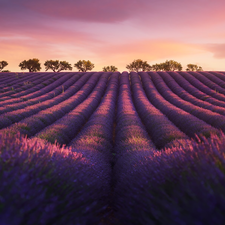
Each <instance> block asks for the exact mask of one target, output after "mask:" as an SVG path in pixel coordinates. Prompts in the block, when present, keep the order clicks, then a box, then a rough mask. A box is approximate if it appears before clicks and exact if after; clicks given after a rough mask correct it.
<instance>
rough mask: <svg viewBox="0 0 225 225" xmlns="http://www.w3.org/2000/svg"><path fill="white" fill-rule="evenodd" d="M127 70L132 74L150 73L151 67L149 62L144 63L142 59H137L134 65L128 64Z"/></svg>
mask: <svg viewBox="0 0 225 225" xmlns="http://www.w3.org/2000/svg"><path fill="white" fill-rule="evenodd" d="M126 68H127V69H128V70H129V71H130V72H131V71H135V72H139V71H150V70H151V68H152V67H151V66H150V65H149V64H148V63H147V61H143V60H141V59H136V60H134V61H133V62H132V63H130V64H128V65H127V66H126Z"/></svg>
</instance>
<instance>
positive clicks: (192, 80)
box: [178, 72, 225, 102]
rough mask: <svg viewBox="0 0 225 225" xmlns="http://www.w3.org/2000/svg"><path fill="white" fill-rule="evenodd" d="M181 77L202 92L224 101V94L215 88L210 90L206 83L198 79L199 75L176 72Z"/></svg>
mask: <svg viewBox="0 0 225 225" xmlns="http://www.w3.org/2000/svg"><path fill="white" fill-rule="evenodd" d="M178 73H179V74H180V75H181V76H182V77H184V78H185V79H186V80H187V81H188V82H190V83H191V84H192V85H193V86H194V87H196V88H197V89H199V90H200V91H202V92H204V93H205V94H207V95H209V96H211V97H213V98H215V99H217V100H220V101H223V102H225V96H224V95H223V94H221V93H218V92H217V91H216V90H215V89H214V90H212V89H211V88H209V87H208V86H207V85H206V84H204V83H202V82H201V81H200V80H199V76H197V75H195V76H196V77H195V76H192V75H191V74H190V72H189V73H187V72H178Z"/></svg>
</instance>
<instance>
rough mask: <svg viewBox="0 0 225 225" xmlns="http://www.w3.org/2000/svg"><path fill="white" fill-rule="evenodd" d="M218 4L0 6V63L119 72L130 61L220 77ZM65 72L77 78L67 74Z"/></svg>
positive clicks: (25, 1)
mask: <svg viewBox="0 0 225 225" xmlns="http://www.w3.org/2000/svg"><path fill="white" fill-rule="evenodd" d="M224 11H225V1H224V0H214V1H212V0H189V1H186V0H157V1H156V0H73V1H72V0H38V1H34V0H0V61H2V60H5V61H7V62H8V63H9V65H8V66H7V67H5V69H8V70H10V71H12V72H18V71H21V70H20V67H19V66H18V65H19V63H20V62H22V61H23V60H28V59H30V58H38V59H39V60H40V62H41V65H42V70H41V71H45V68H44V62H45V61H46V60H50V59H52V60H56V59H58V60H63V61H64V60H66V61H68V62H69V63H71V64H72V66H74V63H76V62H77V61H78V60H83V59H84V60H90V61H91V62H92V63H94V64H95V68H94V69H93V71H102V68H103V67H104V66H108V65H114V66H116V67H117V68H118V69H119V71H121V72H122V71H125V70H127V69H126V65H127V64H129V63H130V62H132V61H133V60H135V59H139V58H140V59H142V60H145V61H147V62H148V63H149V64H150V65H152V64H155V63H160V62H164V61H166V60H170V59H173V60H176V61H178V62H180V63H181V64H182V66H183V70H185V69H186V65H187V64H188V63H194V64H198V65H199V66H202V67H203V69H204V70H206V71H207V70H216V71H225V13H224ZM73 71H77V70H76V68H74V67H73Z"/></svg>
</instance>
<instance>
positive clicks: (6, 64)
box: [0, 60, 8, 71]
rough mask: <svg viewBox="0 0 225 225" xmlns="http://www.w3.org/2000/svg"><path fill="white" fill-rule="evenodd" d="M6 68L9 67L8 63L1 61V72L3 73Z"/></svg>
mask: <svg viewBox="0 0 225 225" xmlns="http://www.w3.org/2000/svg"><path fill="white" fill-rule="evenodd" d="M6 66H8V63H7V62H6V61H4V60H3V61H0V71H2V70H3V69H4V68H5V67H6Z"/></svg>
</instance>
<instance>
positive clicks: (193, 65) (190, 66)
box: [186, 64, 203, 71]
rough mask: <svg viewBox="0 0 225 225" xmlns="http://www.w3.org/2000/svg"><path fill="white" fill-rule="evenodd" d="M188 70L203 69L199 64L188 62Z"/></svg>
mask: <svg viewBox="0 0 225 225" xmlns="http://www.w3.org/2000/svg"><path fill="white" fill-rule="evenodd" d="M186 71H203V69H202V67H201V66H198V65H196V64H187V69H186Z"/></svg>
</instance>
